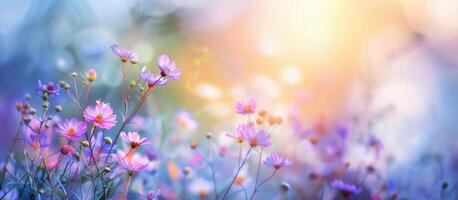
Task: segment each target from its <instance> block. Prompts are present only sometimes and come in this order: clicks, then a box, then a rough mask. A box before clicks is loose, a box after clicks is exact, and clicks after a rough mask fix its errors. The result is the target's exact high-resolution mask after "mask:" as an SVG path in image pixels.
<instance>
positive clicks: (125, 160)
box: [118, 151, 149, 175]
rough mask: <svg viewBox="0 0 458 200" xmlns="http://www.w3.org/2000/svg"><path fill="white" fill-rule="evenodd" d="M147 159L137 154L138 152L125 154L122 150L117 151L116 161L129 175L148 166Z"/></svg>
mask: <svg viewBox="0 0 458 200" xmlns="http://www.w3.org/2000/svg"><path fill="white" fill-rule="evenodd" d="M148 162H149V160H148V159H147V158H145V157H142V156H139V155H138V154H133V155H132V154H129V153H128V154H126V153H124V152H122V151H119V152H118V163H119V165H120V166H121V168H123V169H124V170H126V171H127V172H128V173H129V175H133V174H134V173H137V172H140V171H142V170H143V169H144V168H145V167H146V166H148Z"/></svg>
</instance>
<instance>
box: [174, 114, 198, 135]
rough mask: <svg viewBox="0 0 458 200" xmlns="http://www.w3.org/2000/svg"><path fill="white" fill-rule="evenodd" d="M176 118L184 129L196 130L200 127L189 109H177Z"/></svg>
mask: <svg viewBox="0 0 458 200" xmlns="http://www.w3.org/2000/svg"><path fill="white" fill-rule="evenodd" d="M175 119H176V121H177V123H178V125H179V126H180V127H181V128H183V129H186V130H189V131H195V130H196V129H197V128H198V127H199V124H198V123H197V122H196V120H195V119H194V117H193V116H192V114H191V113H190V112H188V111H184V110H179V111H177V112H176V113H175Z"/></svg>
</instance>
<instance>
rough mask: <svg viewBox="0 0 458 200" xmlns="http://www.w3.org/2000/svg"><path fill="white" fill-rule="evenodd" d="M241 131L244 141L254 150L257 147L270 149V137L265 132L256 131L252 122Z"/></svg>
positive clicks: (243, 126)
mask: <svg viewBox="0 0 458 200" xmlns="http://www.w3.org/2000/svg"><path fill="white" fill-rule="evenodd" d="M239 131H240V134H241V135H242V137H243V139H244V140H245V141H247V142H248V143H249V144H250V146H251V147H253V148H254V147H257V146H262V147H268V146H270V145H271V144H272V138H271V137H270V135H269V134H268V133H266V132H265V131H264V130H259V131H256V129H255V127H254V123H252V122H249V123H246V124H242V128H240V130H239Z"/></svg>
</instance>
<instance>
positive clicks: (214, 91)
mask: <svg viewBox="0 0 458 200" xmlns="http://www.w3.org/2000/svg"><path fill="white" fill-rule="evenodd" d="M194 93H195V94H196V95H197V96H199V97H202V98H205V99H209V100H217V99H220V98H221V97H222V95H223V92H222V91H221V88H219V87H218V86H216V85H214V84H211V83H199V84H197V86H196V89H195V91H194Z"/></svg>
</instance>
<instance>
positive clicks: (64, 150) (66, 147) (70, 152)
mask: <svg viewBox="0 0 458 200" xmlns="http://www.w3.org/2000/svg"><path fill="white" fill-rule="evenodd" d="M60 152H61V153H62V154H64V155H73V154H74V153H75V150H74V149H73V147H72V146H71V145H68V144H66V145H64V146H62V148H60Z"/></svg>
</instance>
